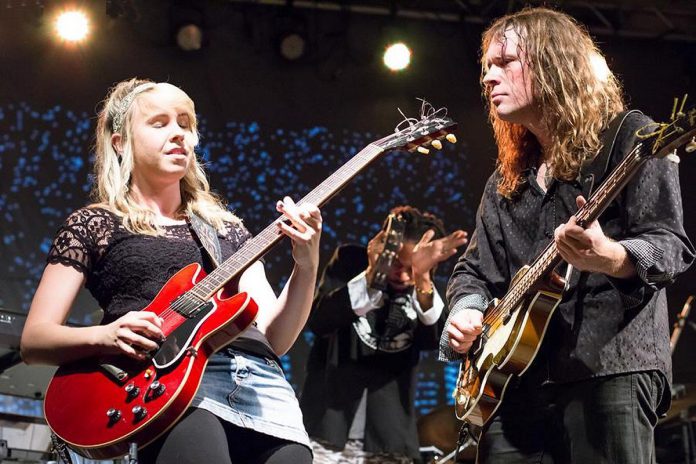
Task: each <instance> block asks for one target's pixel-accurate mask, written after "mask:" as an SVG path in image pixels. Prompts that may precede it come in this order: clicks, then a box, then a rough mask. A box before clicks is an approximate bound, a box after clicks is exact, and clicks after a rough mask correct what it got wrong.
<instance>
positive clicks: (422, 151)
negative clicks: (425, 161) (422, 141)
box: [416, 147, 430, 155]
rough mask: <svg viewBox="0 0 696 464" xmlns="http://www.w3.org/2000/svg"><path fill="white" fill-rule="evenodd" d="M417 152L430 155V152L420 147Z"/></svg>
mask: <svg viewBox="0 0 696 464" xmlns="http://www.w3.org/2000/svg"><path fill="white" fill-rule="evenodd" d="M416 150H418V153H420V154H422V155H427V154H428V153H430V150H428V149H427V148H425V147H418V148H416Z"/></svg>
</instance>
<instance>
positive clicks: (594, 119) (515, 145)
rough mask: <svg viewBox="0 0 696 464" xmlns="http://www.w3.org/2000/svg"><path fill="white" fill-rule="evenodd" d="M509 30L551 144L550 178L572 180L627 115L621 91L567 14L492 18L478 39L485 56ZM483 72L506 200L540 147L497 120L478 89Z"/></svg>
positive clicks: (534, 11)
mask: <svg viewBox="0 0 696 464" xmlns="http://www.w3.org/2000/svg"><path fill="white" fill-rule="evenodd" d="M508 30H512V31H514V32H515V33H516V34H517V35H518V37H519V38H520V45H519V46H520V47H521V49H520V50H518V52H519V53H520V56H521V57H522V59H523V60H524V63H525V64H526V65H527V69H529V71H530V72H529V73H527V76H528V78H529V79H531V80H532V81H531V88H532V97H533V101H534V102H535V104H536V105H537V107H538V108H539V110H540V114H541V123H542V124H543V126H544V128H545V129H546V130H547V131H548V133H549V134H550V137H551V143H550V146H549V147H546V152H545V153H544V155H545V158H546V159H547V160H548V161H550V163H551V165H552V166H553V175H554V177H555V178H557V179H561V180H565V181H570V180H573V179H575V178H576V177H577V175H578V173H579V171H580V166H581V164H582V162H583V160H585V159H586V158H588V157H594V156H595V155H596V154H597V152H598V151H599V150H600V148H601V142H600V139H599V135H600V133H601V132H602V130H603V129H605V128H606V127H607V125H608V124H609V122H610V121H611V120H612V119H613V118H614V117H615V116H616V115H617V114H618V113H620V112H621V111H623V110H624V101H623V95H622V90H621V85H620V84H619V82H618V80H617V79H616V77H615V76H614V75H613V73H612V72H611V71H610V70H609V69H608V68H607V67H606V62H605V61H604V57H603V55H602V54H601V52H600V51H599V49H598V48H597V46H596V45H595V43H594V41H593V40H592V38H591V37H590V35H589V33H588V32H587V30H586V29H585V28H584V27H583V26H581V25H580V24H578V22H577V21H575V20H574V19H573V18H571V17H570V16H568V15H566V14H564V13H561V12H558V11H554V10H551V9H548V8H526V9H524V10H521V11H519V12H517V13H514V14H510V15H507V16H504V17H502V18H499V19H497V20H496V21H495V22H494V23H493V24H492V25H491V26H490V27H489V28H488V29H487V30H486V31H485V32H484V33H483V40H482V44H481V52H482V56H483V57H485V56H486V52H487V51H488V48H489V47H490V46H491V44H493V43H495V42H497V41H504V40H505V31H508ZM598 63H599V68H598ZM481 65H482V74H481V85H482V87H483V93H484V96H485V99H486V102H487V105H488V113H489V120H490V122H491V124H492V126H493V132H494V135H495V139H496V142H497V144H498V161H497V169H498V172H499V174H500V180H499V183H498V192H499V193H500V194H501V195H502V196H504V197H506V198H511V197H512V196H513V195H514V194H515V192H517V191H518V188H519V187H520V186H521V185H522V184H523V183H524V178H523V176H522V171H524V170H525V169H527V168H529V167H532V166H535V165H537V164H538V163H539V162H540V155H541V147H540V146H539V143H538V141H537V139H536V137H534V135H533V134H532V133H531V132H530V131H529V130H528V129H527V128H525V127H523V126H522V125H519V124H513V123H510V122H506V121H503V120H501V119H500V118H498V116H497V114H496V110H495V107H494V106H493V105H491V104H490V98H489V93H490V89H489V88H488V87H487V86H486V85H485V84H484V83H483V77H484V75H485V73H486V71H487V69H486V62H485V59H482V63H481ZM600 70H601V71H600Z"/></svg>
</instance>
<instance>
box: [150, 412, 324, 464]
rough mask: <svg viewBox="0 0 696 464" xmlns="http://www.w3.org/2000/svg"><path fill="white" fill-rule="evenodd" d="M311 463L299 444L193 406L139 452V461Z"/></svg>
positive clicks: (166, 463) (176, 463)
mask: <svg viewBox="0 0 696 464" xmlns="http://www.w3.org/2000/svg"><path fill="white" fill-rule="evenodd" d="M290 462H291V463H293V464H311V463H312V452H311V451H310V449H309V448H307V447H306V446H304V445H301V444H299V443H295V442H291V441H287V440H283V439H281V438H276V437H272V436H270V435H266V434H263V433H260V432H256V431H254V430H251V429H245V428H242V427H237V426H235V425H232V424H230V423H228V422H225V421H223V420H220V419H218V418H217V417H216V416H215V415H214V414H212V413H210V412H208V411H206V410H204V409H198V408H191V409H189V411H188V412H187V413H186V414H185V415H184V417H183V418H182V419H181V420H180V421H179V422H178V423H177V424H176V425H175V426H174V428H172V429H171V430H170V431H169V432H167V433H165V434H164V435H163V436H162V437H160V438H158V439H157V440H155V441H154V442H153V443H151V444H150V445H148V446H147V447H145V448H144V449H142V450H141V451H140V452H139V453H138V464H200V463H211V464H287V463H290Z"/></svg>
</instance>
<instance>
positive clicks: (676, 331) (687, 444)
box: [669, 295, 696, 464]
mask: <svg viewBox="0 0 696 464" xmlns="http://www.w3.org/2000/svg"><path fill="white" fill-rule="evenodd" d="M693 300H694V296H693V295H690V296H689V297H688V298H687V299H686V302H685V303H684V306H683V307H682V310H681V311H680V312H679V314H678V315H677V321H676V322H675V323H674V328H673V329H672V336H671V337H670V339H669V348H670V353H671V354H672V355H674V350H675V349H676V347H677V343H678V342H679V337H680V336H681V333H682V331H683V330H684V326H686V325H687V324H688V325H689V326H691V328H694V329H696V324H694V323H693V322H689V321H687V318H688V317H689V313H690V312H691V302H692V301H693ZM682 389H683V386H682ZM675 391H676V389H675ZM679 422H680V423H681V429H682V444H683V446H684V463H685V464H692V463H694V462H696V456H695V454H696V440H694V432H693V429H692V428H691V427H692V422H693V421H692V419H691V418H690V417H689V415H688V414H687V411H681V412H680V414H679Z"/></svg>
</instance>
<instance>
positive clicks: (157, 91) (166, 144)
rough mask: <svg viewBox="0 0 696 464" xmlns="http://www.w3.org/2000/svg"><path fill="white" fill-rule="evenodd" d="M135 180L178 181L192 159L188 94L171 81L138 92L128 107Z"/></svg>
mask: <svg viewBox="0 0 696 464" xmlns="http://www.w3.org/2000/svg"><path fill="white" fill-rule="evenodd" d="M131 111H132V112H133V114H132V115H131V136H132V148H133V173H132V179H133V181H135V182H138V181H139V180H146V181H147V182H148V183H157V184H160V183H170V182H179V181H180V180H181V179H182V178H183V177H184V175H185V174H186V172H187V171H188V169H189V168H190V165H191V163H192V162H193V156H195V155H194V151H193V149H194V147H195V145H196V143H197V135H196V133H195V131H194V129H193V123H194V118H195V115H194V114H193V108H192V105H191V101H190V99H189V98H188V96H187V95H186V94H185V93H184V92H183V91H181V90H180V89H179V88H177V87H175V86H173V85H170V84H157V86H156V87H155V88H154V89H152V90H149V91H145V92H144V93H142V94H141V95H139V96H138V97H137V98H136V100H135V101H134V102H133V108H132V109H131Z"/></svg>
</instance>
